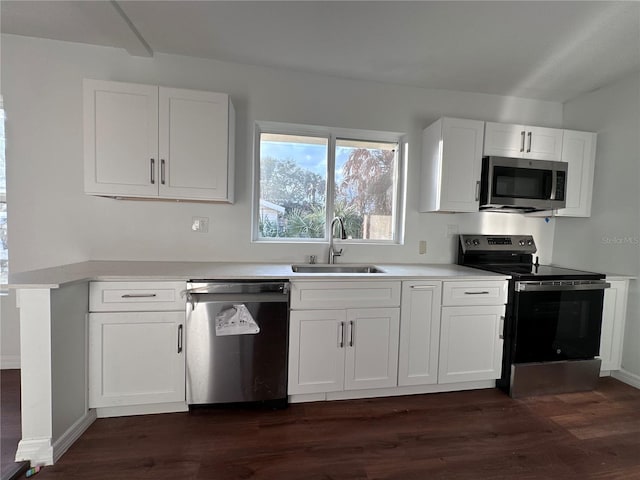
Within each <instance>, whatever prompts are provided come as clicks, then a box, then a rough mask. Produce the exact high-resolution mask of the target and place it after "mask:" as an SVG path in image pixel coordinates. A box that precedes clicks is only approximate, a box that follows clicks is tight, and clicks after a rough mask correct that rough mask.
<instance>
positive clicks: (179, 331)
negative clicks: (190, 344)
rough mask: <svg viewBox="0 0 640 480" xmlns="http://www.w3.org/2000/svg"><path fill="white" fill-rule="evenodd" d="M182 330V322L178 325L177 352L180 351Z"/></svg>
mask: <svg viewBox="0 0 640 480" xmlns="http://www.w3.org/2000/svg"><path fill="white" fill-rule="evenodd" d="M183 331H184V329H183V327H182V324H180V325H178V353H182V345H183V341H182V332H183Z"/></svg>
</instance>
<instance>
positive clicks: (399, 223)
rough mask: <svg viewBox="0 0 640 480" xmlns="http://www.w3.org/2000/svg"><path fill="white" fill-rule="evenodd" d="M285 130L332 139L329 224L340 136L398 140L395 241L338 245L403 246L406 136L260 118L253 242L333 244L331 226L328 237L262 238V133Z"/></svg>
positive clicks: (256, 140) (255, 151) (256, 137)
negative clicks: (260, 223)
mask: <svg viewBox="0 0 640 480" xmlns="http://www.w3.org/2000/svg"><path fill="white" fill-rule="evenodd" d="M262 133H281V134H286V135H301V136H309V137H323V138H327V139H328V140H329V142H328V145H327V148H328V156H327V186H326V188H327V191H326V195H325V198H326V208H327V226H328V225H330V222H331V219H330V218H329V215H330V214H329V212H333V209H334V194H333V193H331V192H333V191H334V189H335V150H336V148H335V146H336V139H357V140H362V141H370V142H388V143H397V144H398V152H397V162H396V173H395V176H397V178H396V179H394V183H393V185H394V197H393V207H392V208H393V215H394V219H395V222H394V226H393V231H394V238H393V239H392V240H370V239H347V240H341V239H334V242H335V243H336V244H339V243H344V244H352V245H403V244H404V231H405V221H406V219H405V217H406V204H407V198H406V197H407V175H406V171H407V147H408V144H407V142H406V135H405V134H403V133H399V132H382V131H376V130H356V129H348V128H331V127H321V126H315V125H300V124H290V123H281V122H271V121H256V122H255V125H254V136H253V185H252V202H251V204H252V214H251V242H252V243H261V244H270V243H272V244H286V243H292V244H305V243H309V244H318V243H320V244H324V243H329V235H331V232H329V228H328V227H327V228H326V229H325V236H324V238H316V239H313V238H260V237H259V233H260V232H259V217H260V134H262Z"/></svg>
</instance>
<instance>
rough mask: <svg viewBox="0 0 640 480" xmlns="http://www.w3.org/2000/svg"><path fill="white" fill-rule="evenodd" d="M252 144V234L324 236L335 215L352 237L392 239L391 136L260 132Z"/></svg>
mask: <svg viewBox="0 0 640 480" xmlns="http://www.w3.org/2000/svg"><path fill="white" fill-rule="evenodd" d="M258 150H259V152H260V158H259V171H260V176H259V182H258V189H259V194H258V195H257V197H258V199H259V205H258V219H257V222H258V225H257V232H258V235H257V237H258V240H277V239H282V240H285V239H306V240H324V239H326V238H327V237H328V232H327V231H326V226H327V225H328V223H329V222H330V221H331V219H332V218H333V217H334V216H339V217H342V219H343V220H344V223H345V229H346V232H347V236H348V238H350V239H352V240H356V241H358V240H360V241H376V242H394V241H397V236H398V232H397V230H398V229H397V225H398V215H399V207H398V205H399V202H398V197H399V191H400V190H399V185H398V184H399V177H400V175H399V161H398V158H399V155H398V143H397V142H381V141H370V140H359V139H355V140H354V139H350V138H337V137H336V136H334V135H331V134H327V135H325V136H317V137H316V136H301V135H294V134H286V133H265V132H261V133H260V135H259V145H258ZM329 179H330V180H331V182H330V185H328V180H329ZM328 191H331V195H327V192H328ZM328 212H329V213H330V215H328Z"/></svg>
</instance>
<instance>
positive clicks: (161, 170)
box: [160, 158, 165, 185]
mask: <svg viewBox="0 0 640 480" xmlns="http://www.w3.org/2000/svg"><path fill="white" fill-rule="evenodd" d="M164 164H165V161H164V158H161V159H160V183H161V184H162V185H164V183H165V182H164Z"/></svg>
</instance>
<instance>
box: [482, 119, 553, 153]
mask: <svg viewBox="0 0 640 480" xmlns="http://www.w3.org/2000/svg"><path fill="white" fill-rule="evenodd" d="M562 136H563V130H561V129H557V128H545V127H532V126H526V125H512V124H507V123H493V122H487V123H486V125H485V133H484V150H483V152H484V155H485V156H490V155H495V156H499V157H516V158H535V159H538V160H555V161H559V160H561V158H562Z"/></svg>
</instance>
